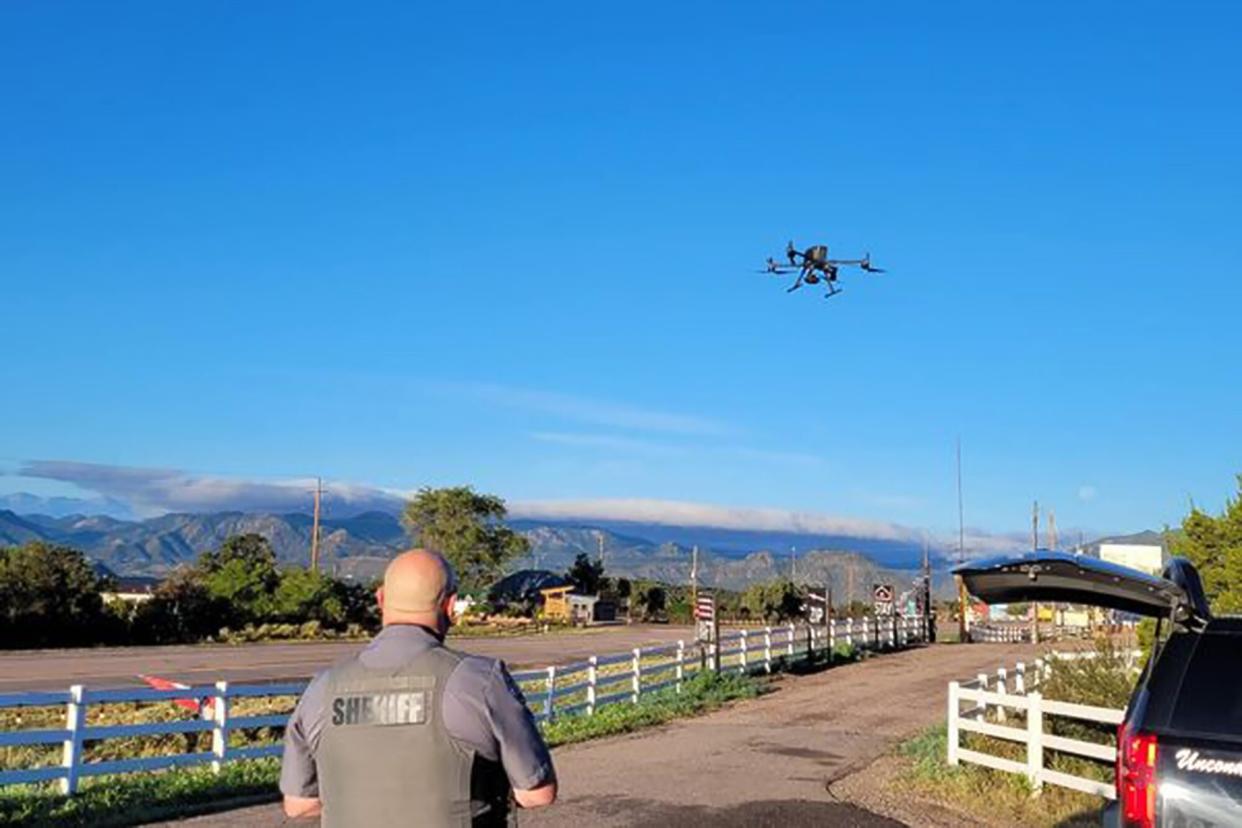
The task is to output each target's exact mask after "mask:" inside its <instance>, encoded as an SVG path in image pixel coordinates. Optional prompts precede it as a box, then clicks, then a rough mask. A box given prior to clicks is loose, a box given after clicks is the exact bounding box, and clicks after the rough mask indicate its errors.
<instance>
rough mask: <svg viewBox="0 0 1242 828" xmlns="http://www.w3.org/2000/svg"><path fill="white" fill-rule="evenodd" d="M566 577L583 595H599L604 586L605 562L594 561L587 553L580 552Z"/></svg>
mask: <svg viewBox="0 0 1242 828" xmlns="http://www.w3.org/2000/svg"><path fill="white" fill-rule="evenodd" d="M565 577H566V578H568V579H569V580H571V581H573V582H574V587H575V588H576V589H577V590H578V591H579V592H581V593H582V594H583V595H598V594H599V592H600V589H601V588H602V587H603V585H604V562H603V561H593V560H591V557H590V556H589V555H587V554H586V553H585V552H579V553H578V556H577V557H576V558H574V565H573V566H571V567H570V568H569V571H568V572H566V573H565Z"/></svg>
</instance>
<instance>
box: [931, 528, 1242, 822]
mask: <svg viewBox="0 0 1242 828" xmlns="http://www.w3.org/2000/svg"><path fill="white" fill-rule="evenodd" d="M954 572H955V573H956V574H958V575H960V576H961V578H962V580H963V581H964V582H965V584H966V588H967V590H969V591H970V593H971V594H973V595H975V596H976V597H978V598H980V599H981V600H983V601H985V602H987V603H990V604H1003V603H1010V602H1014V601H1065V602H1070V603H1075V604H1092V605H1096V606H1102V607H1112V608H1114V609H1120V610H1125V611H1127V612H1133V613H1138V614H1140V615H1145V616H1149V617H1152V618H1155V619H1156V625H1157V626H1156V643H1155V645H1154V646H1153V648H1152V655H1151V658H1150V659H1149V660H1148V662H1147V664H1146V665H1145V666H1144V668H1143V672H1142V675H1141V676H1140V678H1139V681H1138V686H1137V687H1136V688H1135V690H1134V694H1133V695H1132V696H1131V697H1130V703H1129V705H1128V706H1127V707H1126V715H1125V720H1124V721H1123V722H1122V724H1121V727H1120V728H1119V731H1118V735H1117V745H1118V747H1117V753H1118V755H1117V800H1116V802H1115V803H1114V804H1113V805H1112V806H1110V808H1109V809H1108V811H1106V812H1105V823H1106V824H1114V825H1122V826H1127V828H1128V827H1129V826H1136V827H1137V828H1148V827H1149V826H1150V827H1151V828H1154V827H1155V826H1170V828H1173V827H1174V826H1175V827H1176V828H1214V827H1215V826H1242V617H1240V616H1227V617H1213V616H1212V613H1211V612H1210V610H1209V609H1208V602H1207V599H1206V598H1205V596H1204V593H1203V585H1202V582H1201V580H1200V578H1199V573H1198V572H1197V571H1196V570H1195V568H1194V566H1192V565H1191V564H1190V562H1189V561H1187V560H1185V559H1183V558H1174V559H1172V560H1171V561H1170V562H1169V564H1168V565H1167V566H1166V567H1165V569H1164V573H1163V575H1162V576H1160V577H1157V576H1153V575H1149V574H1147V573H1144V572H1140V571H1138V570H1134V569H1130V568H1128V567H1124V566H1118V565H1116V564H1111V563H1107V562H1105V561H1100V560H1098V559H1096V558H1090V557H1085V556H1079V555H1071V554H1067V553H1064V552H1043V551H1041V552H1031V553H1028V554H1025V555H1017V556H1011V557H1000V558H990V559H986V560H980V561H976V562H972V563H968V564H963V565H962V566H959V567H957V568H956V569H955V570H954Z"/></svg>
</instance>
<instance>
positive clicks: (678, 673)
mask: <svg viewBox="0 0 1242 828" xmlns="http://www.w3.org/2000/svg"><path fill="white" fill-rule="evenodd" d="M924 630H925V627H924V624H923V619H922V618H917V617H904V616H893V617H885V618H872V617H867V618H856V619H833V622H832V625H831V627H830V628H829V627H825V626H823V625H820V626H813V627H807V626H802V627H796V626H794V625H792V624H791V625H789V626H783V627H763V628H758V629H750V630H739V631H729V632H724V633H722V634H721V640H720V642H719V643H718V645H716V649H718V653H717V652H716V651H715V650H714V649H713V648H712V647H710V646H708V647H700V646H699V645H698V644H697V643H694V642H690V643H687V642H684V641H678V642H677V643H675V644H669V645H665V646H659V647H647V648H641V649H635V650H632V651H630V652H626V653H614V654H609V655H602V656H591V657H590V658H588V659H586V660H585V661H579V662H575V663H573V664H565V665H554V666H551V667H547V668H545V669H542V670H527V671H522V672H518V673H514V674H513V677H514V679H515V680H516V681H517V682H518V684H519V685H520V686H521V687H522V689H523V693H524V695H525V696H526V700H527V704H528V706H529V707H530V708H531V712H532V713H533V714H534V716H535V718H536V720H538V721H540V722H546V721H551V720H553V719H555V718H556V717H558V716H568V715H592V714H593V713H594V712H595V711H596V710H598V709H599V708H600V707H603V706H605V705H608V704H616V703H622V702H628V703H632V704H637V703H638V702H639V701H640V700H641V699H642V697H643V696H644V695H649V694H652V693H656V692H659V691H661V690H672V691H673V692H681V688H682V684H683V682H684V681H685V680H686V679H688V678H689V677H691V676H692V674H694V673H695V672H697V671H699V670H702V669H711V667H712V665H713V663H714V661H713V659H714V658H719V663H720V669H721V671H722V672H723V671H736V672H738V673H771V672H774V671H777V670H781V669H785V668H786V667H788V666H789V665H791V664H793V663H794V662H795V661H797V660H807V659H822V658H831V653H832V650H833V649H834V648H835V647H836V646H838V645H850V646H853V647H855V648H858V649H863V650H874V651H880V650H895V649H900V648H903V647H906V646H909V645H911V644H915V643H919V642H921V641H922V640H923V639H924V637H925V633H924ZM306 684H307V682H305V681H297V682H283V683H279V684H251V685H241V684H238V685H231V684H229V682H225V681H220V682H216V683H215V684H208V685H201V686H195V687H189V688H183V689H175V690H155V689H150V688H145V687H141V688H139V687H136V688H124V689H115V690H93V689H88V688H86V687H83V686H81V685H74V686H73V687H71V688H69V689H68V690H67V691H52V692H31V693H5V694H0V710H5V709H12V708H37V707H43V708H46V707H52V706H62V705H63V707H64V710H65V716H64V725H63V727H56V728H54V729H25V730H0V757H3V755H4V750H3V749H5V748H20V747H23V746H32V745H34V746H40V745H41V746H49V745H53V746H54V745H59V746H60V751H59V753H60V762H59V763H58V764H52V765H43V766H35V767H5V766H4V765H2V764H0V787H2V786H5V785H19V784H31V783H41V782H53V781H54V782H56V783H57V784H58V786H59V788H60V790H61V792H63V793H65V794H73V793H75V792H76V791H77V789H78V783H79V781H80V780H81V779H84V778H87V777H92V776H103V775H111V774H126V773H134V772H138V771H152V770H161V769H165V768H172V767H182V766H187V765H206V764H209V765H211V767H212V769H213V770H214V771H216V772H217V773H218V772H219V771H220V769H221V768H222V767H223V765H224V763H226V762H233V761H239V760H245V759H257V758H260V757H264V756H279V755H280V752H281V745H280V743H279V742H274V743H268V744H261V745H251V746H246V747H238V746H235V745H231V744H230V739H229V736H230V733H231V732H235V731H239V730H243V729H253V728H264V727H268V728H283V727H284V726H285V724H286V722H287V721H288V718H289V714H288V713H280V714H273V715H256V716H231V715H230V706H231V702H233V701H234V700H236V699H242V698H247V699H253V698H271V697H281V696H284V697H293V696H297V695H299V694H300V693H301V692H302V691H303V690H304V689H305V688H306ZM178 699H182V700H184V699H193V700H196V701H203V702H204V704H203V709H204V710H205V711H209V713H210V715H209V716H206V714H205V717H204V718H188V719H184V720H179V721H164V722H147V723H142V724H121V725H89V724H88V720H87V711H88V709H89V708H91V707H95V706H100V705H108V704H132V703H135V702H160V701H167V702H172V701H174V700H178ZM205 732H210V733H211V734H212V738H211V750H209V751H202V752H195V753H172V754H168V755H159V756H143V757H140V758H125V759H113V760H108V761H88V760H87V759H86V756H85V753H86V751H85V747H86V746H87V744H88V743H93V742H99V741H102V740H107V739H119V738H133V737H156V736H164V735H168V734H178V733H182V734H185V733H205Z"/></svg>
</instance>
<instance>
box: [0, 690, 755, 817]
mask: <svg viewBox="0 0 1242 828" xmlns="http://www.w3.org/2000/svg"><path fill="white" fill-rule="evenodd" d="M761 690H762V680H760V679H754V678H749V677H744V676H740V675H726V676H715V675H713V674H711V673H705V674H702V675H696V676H694V677H692V678H689V679H687V680H686V681H685V682H684V684H683V686H682V692H681V693H680V694H678V693H677V692H675V691H674V690H673V689H672V688H668V689H665V690H661V691H659V692H656V693H650V694H647V695H645V696H643V697H642V698H641V700H640V701H639V703H638V704H625V703H620V704H611V705H608V706H606V707H601V708H600V709H599V711H598V712H596V714H595V715H594V716H584V715H576V716H565V717H563V718H560V719H557V720H555V721H553V722H551V723H549V724H548V725H547V726H546V727H545V728H544V734H545V737H546V739H547V741H548V744H549V745H553V746H555V745H563V744H570V743H572V742H582V741H586V740H588V739H598V738H601V737H603V736H613V735H616V734H620V733H629V732H631V731H635V730H640V729H642V728H645V727H651V726H653V725H660V724H664V723H665V722H669V721H671V720H673V719H679V718H684V717H687V716H694V715H698V714H701V713H705V712H708V711H710V710H715V709H717V708H719V707H721V706H722V705H724V704H726V703H728V702H730V701H734V700H737V699H748V698H754V697H755V696H757V695H759V693H760V692H761ZM279 776H280V764H279V762H278V761H277V760H275V759H259V760H255V761H248V762H237V763H230V764H227V765H225V767H224V770H223V771H222V772H221V773H220V775H218V776H217V775H215V774H213V773H212V772H211V769H210V768H209V767H206V766H202V767H194V768H179V769H174V770H168V771H162V772H154V773H145V774H129V775H125V776H114V777H106V778H100V779H87V780H84V781H83V783H82V785H81V787H80V789H79V791H78V793H77V795H75V796H73V797H64V796H61V795H59V794H58V793H56V792H55V791H54V789H53V788H52V787H51V786H46V785H44V786H36V785H28V786H12V787H8V788H0V826H5V827H6V828H7V826H19V825H20V826H45V825H46V826H52V825H55V826H124V825H137V824H141V823H144V822H151V821H155V820H161V819H172V818H182V817H186V816H190V815H193V814H195V813H202V812H207V811H221V810H227V809H229V808H232V807H239V806H242V805H246V804H252V803H256V802H269V801H275V800H276V799H277V798H278V793H277V790H276V783H277V780H278V778H279Z"/></svg>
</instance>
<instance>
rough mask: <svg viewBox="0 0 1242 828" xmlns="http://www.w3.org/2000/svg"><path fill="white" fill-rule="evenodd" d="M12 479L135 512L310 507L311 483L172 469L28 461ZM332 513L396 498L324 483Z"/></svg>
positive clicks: (387, 506)
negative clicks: (66, 488) (49, 484)
mask: <svg viewBox="0 0 1242 828" xmlns="http://www.w3.org/2000/svg"><path fill="white" fill-rule="evenodd" d="M17 474H18V475H19V476H21V477H34V478H40V479H43V480H58V481H61V482H64V483H72V484H74V485H76V486H78V487H79V488H83V489H89V490H91V491H93V492H97V493H99V494H101V495H104V496H106V497H112V498H116V499H118V500H122V501H125V502H127V503H129V504H130V505H131V507H132V508H133V509H134V510H135V511H138V512H144V513H151V512H230V511H237V512H302V511H306V510H307V509H309V508H310V505H311V502H312V498H311V492H312V490H313V489H314V487H315V480H314V478H291V479H286V480H279V481H252V480H244V479H238V478H229V477H214V476H210V475H195V474H190V473H188V472H184V471H180V470H177V469H151V468H136V467H133V466H112V465H106V464H101V463H78V462H74V461H69V460H31V461H29V462H27V463H24V464H22V466H21V467H20V468H19V469H18V471H17ZM324 497H325V501H326V502H327V503H328V504H330V506H331V507H332V508H333V512H334V514H338V515H340V514H356V513H359V512H365V511H371V510H380V511H393V510H395V509H398V508H400V506H401V502H402V497H401V496H400V494H397V493H393V492H388V491H385V490H382V489H378V488H375V487H372V486H357V485H353V484H348V483H325V484H324Z"/></svg>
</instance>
